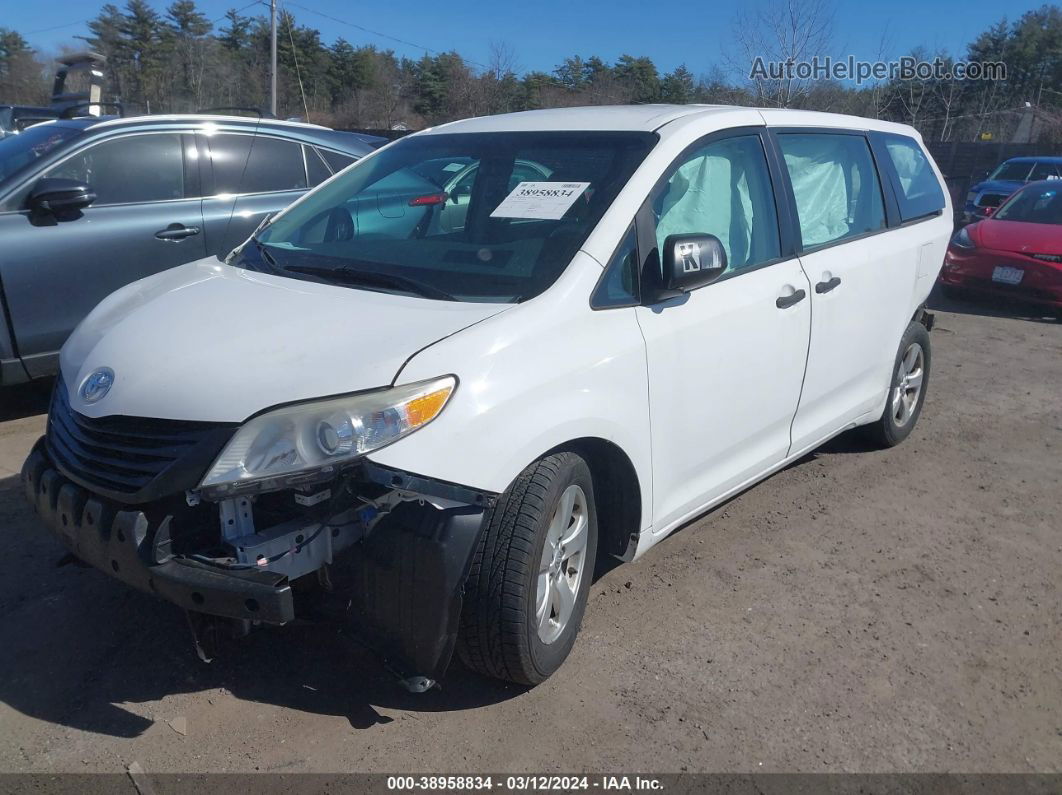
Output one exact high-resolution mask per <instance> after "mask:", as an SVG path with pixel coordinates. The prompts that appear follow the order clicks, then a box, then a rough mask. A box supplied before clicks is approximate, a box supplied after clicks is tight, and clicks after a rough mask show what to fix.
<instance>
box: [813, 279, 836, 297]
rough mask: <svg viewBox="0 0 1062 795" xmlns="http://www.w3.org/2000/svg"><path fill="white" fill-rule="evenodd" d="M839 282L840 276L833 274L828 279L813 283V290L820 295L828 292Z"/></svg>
mask: <svg viewBox="0 0 1062 795" xmlns="http://www.w3.org/2000/svg"><path fill="white" fill-rule="evenodd" d="M840 283H841V277H840V276H834V277H833V278H832V279H830V280H829V281H825V282H819V283H818V284H816V285H815V292H817V293H818V294H819V295H822V294H823V293H828V292H829V291H830V290H832V289H833V288H835V287H836V286H837V285H839V284H840Z"/></svg>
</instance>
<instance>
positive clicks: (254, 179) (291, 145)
mask: <svg viewBox="0 0 1062 795" xmlns="http://www.w3.org/2000/svg"><path fill="white" fill-rule="evenodd" d="M209 142H210V143H209V146H210V162H211V163H212V164H213V168H214V193H215V194H222V193H231V194H240V193H275V192H280V191H288V190H305V189H306V169H305V167H304V165H303V161H302V149H301V147H300V146H299V144H297V143H295V142H294V141H284V140H281V139H279V138H270V137H269V136H265V135H226V134H221V135H213V136H211V137H210V138H209Z"/></svg>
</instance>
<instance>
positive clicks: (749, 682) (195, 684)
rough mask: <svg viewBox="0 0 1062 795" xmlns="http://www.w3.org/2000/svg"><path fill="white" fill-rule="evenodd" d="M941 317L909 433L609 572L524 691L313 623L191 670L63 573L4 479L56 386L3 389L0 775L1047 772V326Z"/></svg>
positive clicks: (773, 487) (1059, 353) (1059, 553)
mask: <svg viewBox="0 0 1062 795" xmlns="http://www.w3.org/2000/svg"><path fill="white" fill-rule="evenodd" d="M937 308H938V310H940V311H939V312H938V315H937V322H938V325H937V329H936V330H935V331H934V332H933V344H934V362H933V363H934V369H933V373H932V379H931V385H930V389H929V395H928V400H927V403H926V406H925V410H924V412H923V414H922V418H921V422H920V424H919V427H918V428H917V430H916V431H915V433H914V435H913V436H912V437H911V439H909V440H908V441H907V442H906V443H905V444H903V445H901V446H900V447H898V448H896V449H893V450H890V451H886V452H880V451H868V450H867V449H866V448H864V447H863V446H862V445H861V443H860V442H859V441H858V440H857V439H853V438H849V437H847V436H845V437H841V438H839V439H837V440H835V441H834V442H832V443H830V444H829V445H827V446H826V447H825V448H823V449H821V450H819V451H817V452H816V453H815V454H813V455H810V456H807V457H806V458H805V459H803V460H801V461H800V462H798V463H796V464H794V465H793V466H791V467H789V468H788V469H786V470H785V471H783V472H781V473H779V474H777V475H775V476H774V477H772V478H770V479H769V480H767V481H766V482H764V483H761V484H760V485H758V486H756V487H755V488H753V489H751V490H749V491H747V492H746V493H744V494H742V495H741V496H739V497H737V498H736V499H734V500H732V501H730V502H729V503H728V504H726V505H724V506H722V507H721V508H719V509H717V510H715V511H714V512H712V513H711V514H709V515H707V516H705V517H702V518H701V519H700V520H698V521H696V522H693V523H691V524H690V525H689V526H687V527H685V528H684V529H683V530H681V531H680V532H678V533H676V534H675V535H673V536H672V537H671V538H670V539H668V540H667V541H665V542H664V543H663V544H661V545H659V546H657V547H656V548H655V549H653V550H652V551H651V552H650V553H649V554H648V555H647V556H646V558H644V559H643V560H642V561H640V562H639V563H637V564H633V565H628V566H621V567H619V568H616V569H614V570H612V571H611V572H609V573H608V574H607V575H605V576H604V577H602V578H601V579H600V580H599V581H598V582H597V583H596V585H595V587H594V588H593V590H592V591H591V597H590V605H589V607H588V610H587V617H586V620H585V622H584V626H583V632H582V635H581V639H580V640H579V642H578V644H577V645H576V648H575V651H574V653H573V655H572V657H571V658H570V659H569V661H568V663H567V664H566V665H565V666H564V668H563V669H562V670H561V671H560V673H559V674H558V675H557V676H555V677H554V678H553V679H552V680H550V681H549V682H547V683H545V684H544V685H542V686H540V687H538V688H535V689H534V690H530V691H528V690H525V689H522V688H517V687H510V686H504V685H501V684H498V683H494V682H491V681H487V680H484V679H480V678H478V677H476V676H474V675H472V674H470V673H467V672H465V671H463V670H460V669H459V668H455V670H453V671H452V672H451V675H450V677H449V678H448V679H447V680H446V681H445V682H444V687H443V689H442V690H440V691H434V692H432V693H429V694H427V695H424V696H413V695H408V694H405V693H404V692H402V691H401V690H399V689H398V688H397V686H396V685H395V684H394V683H393V682H392V680H391V679H390V678H389V676H388V675H387V673H386V672H385V671H384V670H383V668H382V667H381V666H380V665H379V664H378V663H377V662H376V661H375V660H374V659H373V658H372V657H371V656H369V655H368V654H366V653H365V652H363V651H361V650H360V649H359V648H357V647H356V646H354V645H352V644H351V643H350V642H349V641H346V640H345V639H343V638H342V636H340V635H339V634H337V633H336V632H335V631H334V630H332V629H329V628H327V627H289V628H283V629H279V630H274V631H269V632H258V633H255V634H253V635H252V636H251V637H250V638H247V639H246V640H244V641H242V642H241V643H240V644H239V645H237V646H235V647H233V648H232V649H231V650H230V651H229V653H228V654H227V655H226V656H225V657H224V658H222V659H220V660H218V661H217V662H215V663H213V664H211V665H204V664H202V663H200V662H199V661H198V659H197V658H196V656H195V654H194V652H193V651H192V646H191V643H190V639H189V634H188V630H187V628H186V625H185V622H184V618H183V616H182V615H181V613H180V612H179V611H178V610H177V609H176V608H173V607H171V606H169V605H167V604H165V603H162V602H159V601H155V600H153V599H152V598H150V597H148V596H146V595H141V594H139V593H136V592H133V591H131V590H129V589H127V588H126V587H124V586H122V585H121V584H119V583H117V582H115V581H112V580H111V579H110V578H108V577H106V576H104V575H102V574H100V573H98V572H96V571H94V570H91V569H81V568H77V567H74V566H65V567H62V568H56V566H55V563H56V561H57V560H58V559H59V557H60V555H61V551H60V547H59V545H58V543H57V542H53V541H52V540H51V539H49V538H47V537H46V536H45V535H44V534H43V533H42V532H39V531H38V527H37V524H36V522H35V519H34V517H33V515H32V514H31V512H30V510H29V509H28V507H27V506H26V505H25V504H24V501H23V498H22V494H21V492H20V488H19V483H18V478H17V475H16V473H17V471H18V469H19V467H20V466H21V463H22V460H23V458H24V457H25V455H26V453H27V452H28V450H29V448H30V446H31V445H32V443H33V441H34V440H35V439H36V438H37V436H38V435H39V434H40V433H41V432H42V429H43V425H44V418H43V417H42V416H40V413H41V412H42V411H43V410H44V408H45V406H46V402H47V389H46V388H32V389H20V390H7V391H0V672H2V675H0V738H2V740H0V770H2V771H27V770H33V771H76V772H92V771H121V770H124V769H125V768H126V766H127V765H128V764H129V763H131V762H133V761H137V762H139V763H140V765H141V766H142V767H143V768H144V769H145V770H147V771H149V772H163V771H201V772H206V771H253V770H263V771H265V770H277V771H284V772H297V771H308V770H313V771H329V772H337V771H352V770H358V771H376V770H379V771H390V772H396V771H410V770H412V771H423V772H430V773H440V772H453V773H468V772H483V771H495V772H498V771H527V772H551V771H569V772H572V771H608V772H615V771H617V770H623V771H627V772H633V771H651V772H677V771H680V770H689V771H701V770H704V771H867V772H870V771H961V772H1059V771H1062V632H1060V619H1062V591H1060V588H1062V576H1060V573H1062V532H1060V531H1062V520H1060V507H1062V482H1060V481H1062V461H1060V453H1062V324H1058V323H1055V322H1053V321H1047V320H1041V319H1038V318H1035V317H1030V316H1028V315H1027V314H1023V313H1021V312H1017V311H1010V310H1003V311H999V310H993V309H989V308H987V307H986V305H984V304H948V305H938V307H937ZM944 310H952V311H944Z"/></svg>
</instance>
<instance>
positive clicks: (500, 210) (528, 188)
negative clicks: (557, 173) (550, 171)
mask: <svg viewBox="0 0 1062 795" xmlns="http://www.w3.org/2000/svg"><path fill="white" fill-rule="evenodd" d="M589 187H590V183H589V182H521V183H520V184H519V185H517V186H516V187H515V188H513V190H512V193H510V194H509V195H508V196H506V197H505V198H504V199H502V202H501V204H499V205H498V206H497V207H495V208H494V212H492V213H491V214H490V217H491V218H536V219H539V220H543V221H559V220H560V219H561V218H563V217H564V214H565V213H566V212H568V208H570V207H571V206H572V205H573V204H575V200H576V199H578V198H579V197H580V196H582V195H583V191H585V190H586V189H587V188H589Z"/></svg>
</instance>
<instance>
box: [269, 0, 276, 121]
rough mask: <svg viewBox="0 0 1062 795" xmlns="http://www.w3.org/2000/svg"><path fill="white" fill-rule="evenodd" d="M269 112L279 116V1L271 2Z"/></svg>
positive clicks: (272, 0) (270, 0)
mask: <svg viewBox="0 0 1062 795" xmlns="http://www.w3.org/2000/svg"><path fill="white" fill-rule="evenodd" d="M269 54H270V62H271V66H270V71H269V112H270V113H272V114H273V115H274V116H276V115H277V0H269Z"/></svg>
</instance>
